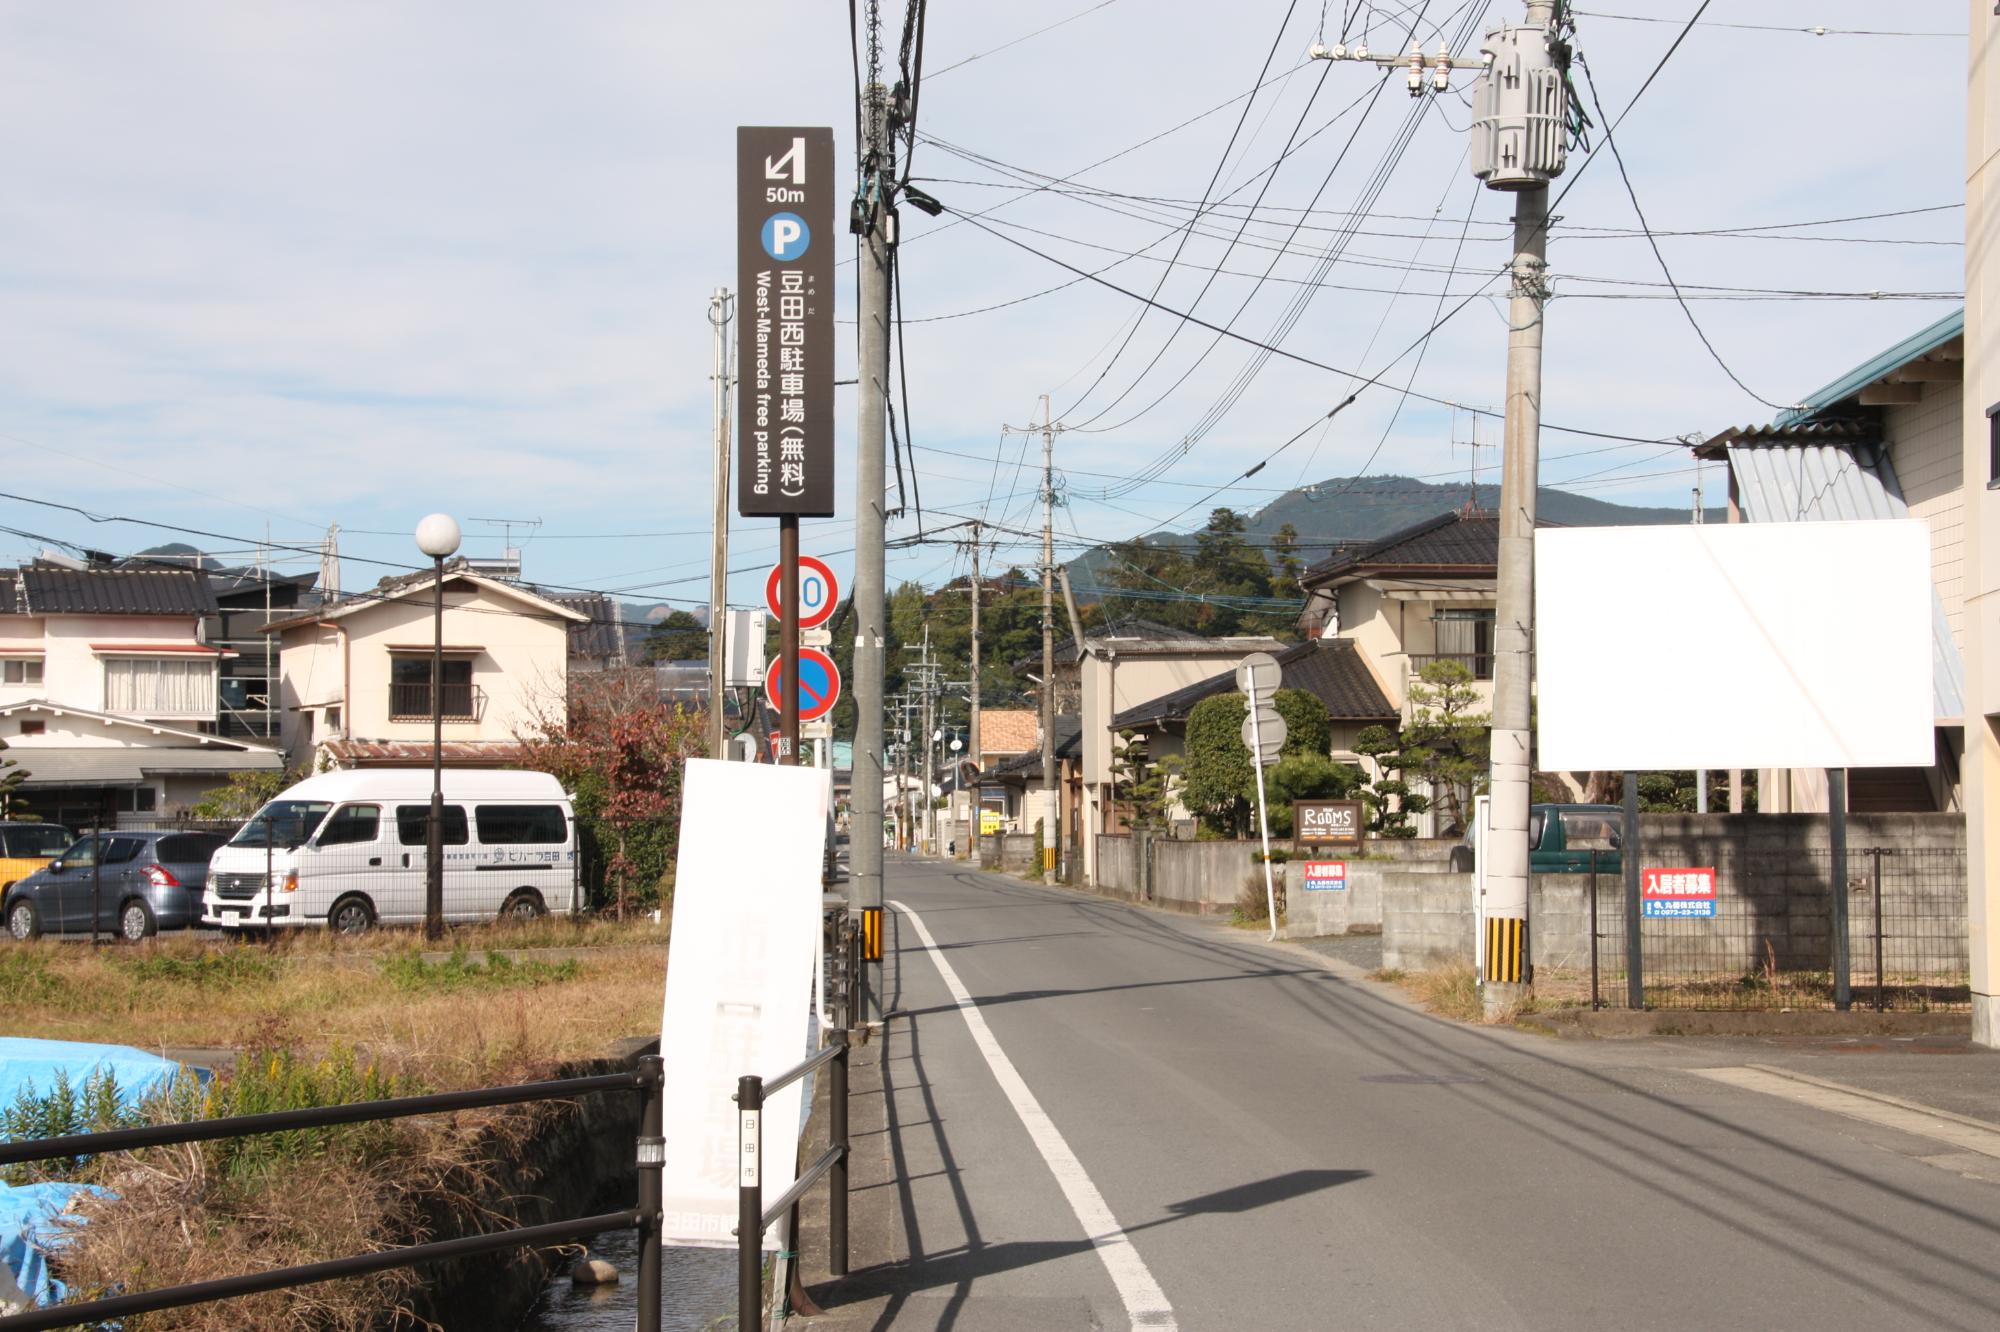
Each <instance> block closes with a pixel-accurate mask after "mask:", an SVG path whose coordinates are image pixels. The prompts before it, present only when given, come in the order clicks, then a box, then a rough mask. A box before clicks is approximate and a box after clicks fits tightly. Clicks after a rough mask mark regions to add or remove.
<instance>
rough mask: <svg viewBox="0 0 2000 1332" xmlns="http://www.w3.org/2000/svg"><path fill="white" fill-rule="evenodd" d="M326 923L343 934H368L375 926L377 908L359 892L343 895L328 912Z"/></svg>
mask: <svg viewBox="0 0 2000 1332" xmlns="http://www.w3.org/2000/svg"><path fill="white" fill-rule="evenodd" d="M326 923H327V924H329V925H331V926H333V928H334V929H336V930H338V931H340V932H341V933H342V934H366V933H367V932H368V931H370V930H372V929H374V928H375V908H374V907H373V906H371V905H370V904H369V901H368V899H367V898H365V897H362V896H359V895H358V894H357V895H356V896H353V897H343V898H341V899H340V900H339V901H338V902H335V903H334V904H333V910H331V911H329V912H327V913H326Z"/></svg>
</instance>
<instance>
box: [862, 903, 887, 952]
mask: <svg viewBox="0 0 2000 1332" xmlns="http://www.w3.org/2000/svg"><path fill="white" fill-rule="evenodd" d="M861 955H862V961H864V962H880V961H881V960H882V908H881V907H869V908H868V909H867V910H865V911H863V912H862V913H861Z"/></svg>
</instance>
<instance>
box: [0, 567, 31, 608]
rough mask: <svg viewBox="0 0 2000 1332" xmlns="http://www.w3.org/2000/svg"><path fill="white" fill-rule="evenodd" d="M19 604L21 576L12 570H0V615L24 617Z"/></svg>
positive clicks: (22, 606) (23, 606) (21, 605)
mask: <svg viewBox="0 0 2000 1332" xmlns="http://www.w3.org/2000/svg"><path fill="white" fill-rule="evenodd" d="M27 613H28V608H27V607H26V606H25V605H23V604H22V602H21V576H20V575H19V574H17V573H16V572H15V571H14V570H12V569H0V615H26V614H27Z"/></svg>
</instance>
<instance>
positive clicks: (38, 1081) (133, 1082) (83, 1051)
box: [0, 1036, 181, 1109]
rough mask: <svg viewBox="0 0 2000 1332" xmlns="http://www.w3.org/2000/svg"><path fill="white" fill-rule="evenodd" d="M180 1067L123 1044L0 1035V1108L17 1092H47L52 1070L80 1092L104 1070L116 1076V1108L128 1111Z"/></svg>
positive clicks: (162, 1086) (50, 1087) (11, 1101)
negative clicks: (40, 1039) (39, 1039)
mask: <svg viewBox="0 0 2000 1332" xmlns="http://www.w3.org/2000/svg"><path fill="white" fill-rule="evenodd" d="M180 1070H181V1066H180V1065H179V1064H176V1063H175V1062H174V1061H173V1060H171V1059H162V1058H161V1057H160V1056H159V1055H156V1054H147V1053H146V1052H145V1051H144V1050H135V1049H133V1048H132V1047H131V1046H129V1045H96V1044H92V1043H91V1042H89V1041H38V1040H31V1039H29V1038H27V1037H25V1036H0V1108H4V1107H6V1106H10V1105H12V1104H14V1101H15V1098H16V1097H18V1096H19V1095H20V1094H21V1093H22V1092H23V1091H26V1092H28V1094H29V1095H31V1096H46V1095H48V1093H49V1092H50V1091H51V1090H53V1089H54V1087H55V1085H56V1074H57V1073H58V1072H60V1073H62V1074H63V1075H64V1076H65V1077H67V1078H68V1079H69V1085H70V1086H71V1087H73V1088H74V1089H76V1090H77V1091H79V1092H81V1091H82V1090H83V1085H84V1083H86V1082H88V1081H89V1080H90V1078H91V1075H92V1074H95V1073H99V1072H102V1071H108V1072H110V1073H111V1075H112V1076H113V1077H115V1078H116V1079H117V1080H118V1104H119V1107H120V1108H121V1109H130V1108H132V1107H133V1106H135V1105H137V1104H138V1103H139V1102H141V1101H143V1100H145V1099H146V1098H147V1097H148V1096H150V1095H152V1094H153V1093H154V1092H156V1091H165V1090H166V1089H167V1088H168V1086H170V1085H171V1084H172V1082H173V1080H174V1078H175V1076H176V1075H177V1074H178V1073H179V1072H180Z"/></svg>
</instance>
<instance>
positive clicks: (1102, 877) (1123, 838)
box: [1095, 833, 1139, 897]
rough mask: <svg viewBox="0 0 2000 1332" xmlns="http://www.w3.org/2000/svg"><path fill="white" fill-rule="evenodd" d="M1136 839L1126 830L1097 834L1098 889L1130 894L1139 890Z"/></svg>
mask: <svg viewBox="0 0 2000 1332" xmlns="http://www.w3.org/2000/svg"><path fill="white" fill-rule="evenodd" d="M1137 861H1138V842H1137V840H1136V839H1135V838H1133V837H1132V835H1131V834H1129V833H1099V834H1098V836H1097V883H1096V885H1095V886H1096V888H1097V889H1098V890H1099V891H1100V892H1104V893H1108V894H1111V895H1112V896H1115V897H1132V896H1134V895H1135V894H1137V893H1138V891H1139V872H1138V864H1137Z"/></svg>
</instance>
